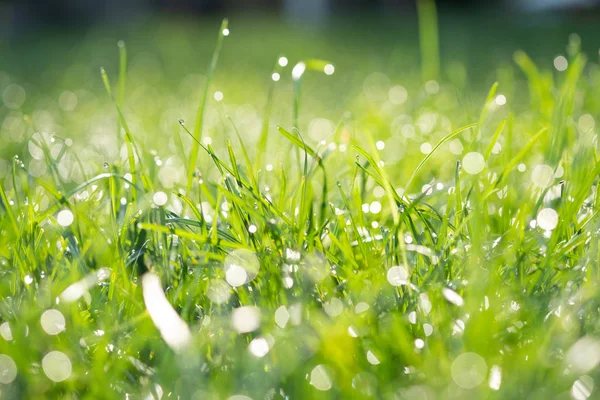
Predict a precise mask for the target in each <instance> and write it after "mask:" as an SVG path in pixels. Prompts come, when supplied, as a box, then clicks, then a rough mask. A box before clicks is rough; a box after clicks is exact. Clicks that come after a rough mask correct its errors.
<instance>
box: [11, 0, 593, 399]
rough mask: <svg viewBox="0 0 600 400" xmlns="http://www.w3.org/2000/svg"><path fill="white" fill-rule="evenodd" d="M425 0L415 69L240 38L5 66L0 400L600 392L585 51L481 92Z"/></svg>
mask: <svg viewBox="0 0 600 400" xmlns="http://www.w3.org/2000/svg"><path fill="white" fill-rule="evenodd" d="M431 4H432V3H430V2H427V1H423V2H422V3H421V5H422V6H423V7H424V8H421V14H420V17H421V19H422V26H421V28H422V29H421V34H422V35H423V36H424V37H425V39H424V40H422V42H421V46H422V49H423V60H422V61H423V67H422V68H419V67H418V65H419V64H418V60H419V52H418V48H417V47H415V46H414V44H412V43H411V44H408V43H409V41H408V40H402V38H389V37H387V36H386V37H384V36H381V38H382V40H381V41H378V40H375V38H376V37H378V36H373V37H372V38H371V39H372V41H371V40H370V39H369V37H368V36H367V38H362V39H359V40H358V42H357V43H352V44H348V42H347V38H346V36H344V34H342V32H346V33H347V31H345V30H344V29H346V28H343V27H342V28H336V29H338V30H336V29H331V30H328V29H329V28H328V29H322V30H317V31H314V32H313V33H310V34H307V35H309V36H308V37H302V36H298V35H296V34H297V32H300V31H302V30H298V29H299V28H294V29H291V28H287V27H281V26H277V25H276V24H265V26H261V24H256V25H252V24H250V25H248V24H247V23H246V24H244V23H243V22H242V23H240V25H239V30H236V23H235V20H232V21H230V23H229V26H228V29H230V30H231V34H230V35H229V36H225V35H224V34H223V29H225V28H227V23H226V22H224V24H223V26H222V27H221V29H220V30H218V31H217V29H216V28H217V27H216V26H214V27H213V26H212V25H210V26H209V27H208V28H204V29H203V30H201V32H203V33H205V35H203V36H202V37H199V38H198V37H196V36H195V35H194V33H198V31H196V30H194V29H195V28H190V27H189V26H186V25H185V24H182V25H180V24H175V25H173V24H171V23H161V24H157V26H158V28H156V29H155V30H152V29H150V30H148V29H147V28H140V29H139V30H138V33H137V36H136V35H135V34H130V38H129V39H130V40H128V41H127V44H128V47H127V48H126V47H125V45H124V44H123V43H119V45H118V47H117V46H115V45H114V44H115V43H116V40H115V41H113V42H110V43H108V39H103V38H107V37H110V35H111V33H110V32H105V31H99V32H98V33H95V34H91V35H90V37H89V38H88V39H87V40H84V41H82V42H81V43H78V44H77V45H76V46H75V47H73V48H71V50H70V52H68V51H67V49H66V47H68V46H67V45H65V43H68V41H67V40H66V39H65V38H64V37H63V36H61V35H60V34H59V35H58V36H52V37H50V38H47V39H46V41H45V43H46V44H47V46H48V48H51V49H55V51H54V53H58V55H57V54H54V55H53V54H49V53H48V54H44V57H47V59H48V60H49V61H48V67H47V68H41V67H39V66H36V67H32V66H31V65H30V63H29V62H28V60H29V61H31V60H35V59H36V57H39V56H40V54H41V53H36V51H35V46H36V44H35V43H34V42H33V41H32V42H29V44H30V45H31V46H32V48H31V49H27V48H26V49H23V48H20V47H18V46H17V47H14V48H13V47H11V46H9V45H6V44H3V46H4V47H2V49H3V51H5V53H6V54H8V55H10V56H11V60H12V61H11V62H12V64H11V62H8V61H6V59H4V60H3V61H2V64H1V65H2V68H3V69H5V70H6V71H7V72H6V73H1V74H0V92H2V94H3V105H2V106H0V118H1V121H2V124H1V130H0V138H1V140H2V143H3V146H2V149H1V150H0V154H1V155H2V156H3V157H4V158H3V159H2V160H1V162H0V171H1V172H2V175H3V176H4V178H3V179H2V180H1V181H0V183H1V184H0V189H1V190H0V204H1V205H2V207H1V213H0V232H1V233H0V276H1V278H2V279H1V280H0V299H1V300H0V321H1V323H2V324H1V325H0V334H1V336H2V338H0V382H1V383H0V398H7V399H12V398H15V399H16V398H60V399H92V398H93V399H96V398H107V399H112V398H115V399H123V398H127V399H146V398H164V399H166V398H180V399H207V398H208V399H211V398H214V399H228V398H232V399H237V400H241V399H246V398H252V399H255V400H256V399H263V398H269V399H275V398H289V399H303V398H317V399H318V398H357V399H362V398H364V399H368V398H383V399H410V400H412V399H436V398H448V399H454V398H468V399H471V398H473V399H479V398H498V399H505V398H519V399H520V398H529V399H547V398H569V397H573V398H575V399H584V398H587V397H590V396H591V398H595V397H596V396H597V395H596V393H595V392H594V382H595V381H598V379H599V378H600V373H599V370H598V364H599V363H600V319H599V318H598V312H599V311H598V310H599V306H600V303H599V302H600V291H599V290H598V282H599V279H600V276H599V273H600V271H599V269H598V261H599V257H598V255H599V252H600V247H599V246H598V236H597V232H598V229H599V228H600V221H599V220H598V218H597V213H598V211H599V210H600V198H599V197H598V192H597V189H596V188H597V183H598V173H599V172H600V162H599V160H598V144H597V135H596V132H597V130H598V127H599V126H600V122H595V121H597V120H598V118H600V102H599V101H598V93H600V68H599V66H598V62H597V61H598V60H597V50H594V52H593V53H589V54H588V56H586V54H585V52H584V51H583V50H582V48H581V44H580V39H579V36H575V35H571V36H570V37H569V43H568V47H567V52H566V53H564V56H565V60H566V61H567V63H568V67H567V68H566V70H565V71H558V70H557V69H556V68H554V67H553V65H552V60H553V59H554V57H555V56H556V55H558V54H560V53H561V52H562V43H560V44H556V43H555V44H556V47H555V50H552V53H551V54H546V55H545V56H541V57H540V58H541V60H542V62H537V63H536V62H534V61H532V60H531V59H530V58H529V57H528V56H527V53H525V52H523V51H517V52H515V53H514V56H513V59H514V61H513V60H511V58H510V57H511V54H512V52H513V51H514V50H517V49H518V47H517V46H514V47H513V48H511V50H510V51H509V52H506V53H504V54H505V55H504V58H503V59H502V60H501V61H499V62H497V65H495V66H494V65H489V64H486V65H484V68H483V70H484V71H483V72H482V71H479V72H475V71H473V69H471V68H470V67H469V66H468V65H466V63H465V62H461V60H460V59H459V60H454V61H453V60H451V59H448V58H447V57H445V56H444V50H443V49H444V43H448V46H449V47H451V48H452V46H454V45H456V42H454V41H452V39H447V41H446V39H445V38H446V37H445V36H444V34H443V33H444V32H445V31H444V22H443V18H442V19H441V25H440V27H441V32H442V35H441V36H440V45H441V48H442V54H441V55H442V57H440V54H439V50H438V44H437V42H436V41H437V33H436V32H437V28H436V23H435V17H436V16H435V12H432V10H433V11H435V10H434V9H433V8H431ZM427 7H429V8H427ZM213 28H215V29H213ZM413 28H414V29H413ZM403 29H405V30H406V32H413V33H412V34H413V36H414V37H413V39H415V40H416V41H417V42H418V40H417V37H416V34H415V32H416V31H417V30H416V27H415V26H414V25H412V26H411V25H408V26H407V27H405V28H403ZM557 29H558V28H557ZM582 30H586V28H585V27H582ZM540 31H541V32H542V34H543V33H544V31H543V29H541V28H540ZM148 32H151V33H152V34H149V33H148ZM209 32H212V33H210V39H208V35H209ZM273 32H275V33H278V34H279V35H275V36H273V35H270V34H267V33H273ZM294 32H295V33H294ZM304 32H306V31H304ZM315 32H316V33H315ZM587 32H590V30H587ZM380 33H381V32H380ZM217 34H218V38H217V45H216V47H215V48H216V50H214V54H213V56H212V61H210V60H211V58H210V55H209V51H208V48H209V46H213V47H214V40H213V39H214V38H215V36H217ZM105 35H106V36H105ZM286 35H287V36H286ZM312 35H314V36H312ZM336 35H337V36H336ZM148 37H152V40H148ZM274 37H275V38H274ZM562 39H565V40H566V35H565V36H563V37H561V40H562ZM360 40H364V42H363V43H361V42H360ZM411 40H412V39H411ZM149 41H150V42H152V43H154V44H155V47H153V46H149V45H148V44H147V43H148V42H149ZM432 41H433V42H432ZM196 42H198V43H199V46H203V47H202V48H201V49H200V50H198V51H199V52H200V54H201V57H200V58H201V59H202V60H203V64H202V65H204V67H202V66H201V65H200V64H199V63H198V64H196V62H195V61H198V60H197V59H196V58H194V57H195V56H194V54H195V53H194V47H193V46H192V45H191V43H196ZM397 42H399V43H400V44H397V45H396V44H394V45H393V46H392V47H390V45H389V44H390V43H397ZM211 43H212V44H211ZM344 43H346V45H347V46H348V47H344ZM136 44H139V46H140V48H141V49H142V50H135V47H136ZM584 45H585V41H584ZM396 46H397V47H396ZM403 46H404V47H403ZM503 46H505V47H510V46H512V44H510V43H509V44H503ZM544 46H549V45H548V44H544ZM525 47H526V46H525ZM152 49H154V51H155V52H152ZM231 49H233V50H231ZM344 49H347V51H345V50H344ZM474 49H476V50H477V49H478V50H480V51H482V52H483V51H486V50H487V49H484V47H482V46H480V47H477V46H475V47H474ZM59 50H61V51H62V53H60V52H59ZM109 51H110V52H111V53H108V52H109ZM105 52H106V53H105ZM112 53H114V55H110V54H112ZM61 54H64V57H65V59H64V60H61V57H63V56H61ZM156 54H158V56H157V55H156ZM458 54H459V55H460V52H459V53H458ZM284 55H285V56H286V57H287V59H288V61H289V64H287V65H286V66H284V65H281V64H285V63H283V62H281V63H280V62H279V60H280V57H283V56H284ZM117 57H118V58H117ZM483 58H486V57H483ZM535 58H536V60H537V59H538V56H536V57H535ZM100 62H102V64H103V66H104V67H105V68H103V69H102V72H101V73H100V71H99V67H100V65H97V64H99V63H100ZM487 62H488V63H490V62H492V63H494V62H495V61H494V60H491V61H490V60H488V61H487ZM560 63H561V60H560V59H558V60H557V65H558V66H559V67H561V65H560ZM329 64H331V66H334V67H335V73H333V75H331V76H329V75H326V74H325V73H324V72H325V69H327V70H328V71H329V72H331V66H329ZM302 65H303V66H304V68H303V67H301V66H302ZM19 66H22V68H18V67H19ZM206 67H208V70H206V71H207V72H206V74H205V75H204V76H202V75H198V71H204V68H206ZM488 67H489V69H488ZM29 68H33V71H39V70H42V71H41V72H40V73H31V72H28V69H29ZM561 69H562V68H561ZM92 70H93V73H92V72H90V71H92ZM292 71H294V72H292ZM274 73H277V74H279V75H278V77H279V78H280V79H279V80H278V81H274V80H273V79H270V78H271V77H272V74H274ZM482 75H483V76H485V78H484V79H481V78H477V79H475V78H473V76H479V77H481V76H482ZM434 76H436V77H439V78H436V79H438V80H437V81H432V80H430V79H431V78H432V77H434ZM19 77H20V78H19ZM490 77H491V78H492V79H490ZM496 80H497V83H494V82H495V81H496ZM488 81H489V82H488ZM484 86H485V87H486V89H485V91H484V90H482V89H481V88H482V87H484ZM392 88H393V89H392ZM390 89H392V90H391V91H390ZM217 92H219V93H222V95H223V98H222V99H221V100H220V101H217V99H219V98H220V97H219V95H218V94H217ZM485 92H487V95H486V93H485ZM75 99H76V101H75ZM75 103H76V104H75ZM540 225H541V227H540ZM63 318H64V324H63V321H62V319H63ZM56 352H59V353H56ZM15 372H16V376H15ZM235 396H237V397H235ZM243 396H247V397H243Z"/></svg>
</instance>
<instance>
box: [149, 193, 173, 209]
mask: <svg viewBox="0 0 600 400" xmlns="http://www.w3.org/2000/svg"><path fill="white" fill-rule="evenodd" d="M152 201H153V202H154V204H156V205H157V206H159V207H162V206H164V205H165V204H167V202H168V201H169V197H168V196H167V194H166V193H165V192H156V193H154V196H152Z"/></svg>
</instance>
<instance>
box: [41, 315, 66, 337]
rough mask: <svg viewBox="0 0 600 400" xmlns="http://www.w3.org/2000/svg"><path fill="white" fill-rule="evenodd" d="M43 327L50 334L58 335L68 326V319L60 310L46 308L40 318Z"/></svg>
mask: <svg viewBox="0 0 600 400" xmlns="http://www.w3.org/2000/svg"><path fill="white" fill-rule="evenodd" d="M40 323H41V324H42V329H43V330H44V332H46V333H47V334H48V335H58V334H59V333H61V332H62V331H64V330H65V328H66V324H67V323H66V321H65V317H64V315H62V313H61V312H60V311H58V310H54V309H52V310H46V311H44V313H43V314H42V317H41V318H40Z"/></svg>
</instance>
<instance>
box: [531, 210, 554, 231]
mask: <svg viewBox="0 0 600 400" xmlns="http://www.w3.org/2000/svg"><path fill="white" fill-rule="evenodd" d="M536 220H537V225H538V226H539V227H540V228H542V229H544V230H546V231H551V230H553V229H554V228H556V226H557V225H558V213H557V212H556V211H555V210H554V209H552V208H544V209H542V210H541V211H540V212H539V213H538V215H537V218H536Z"/></svg>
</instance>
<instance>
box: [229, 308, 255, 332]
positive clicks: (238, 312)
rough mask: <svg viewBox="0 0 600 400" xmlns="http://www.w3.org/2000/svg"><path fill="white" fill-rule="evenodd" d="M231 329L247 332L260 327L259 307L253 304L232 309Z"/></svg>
mask: <svg viewBox="0 0 600 400" xmlns="http://www.w3.org/2000/svg"><path fill="white" fill-rule="evenodd" d="M231 321H232V325H233V329H235V330H236V331H237V332H239V333H248V332H252V331H255V330H257V329H258V328H259V327H260V309H259V308H258V307H254V306H243V307H239V308H236V309H234V310H233V312H232V314H231Z"/></svg>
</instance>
